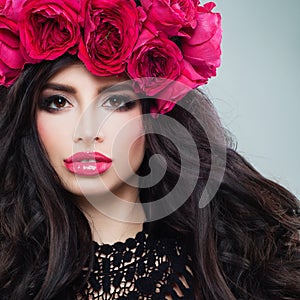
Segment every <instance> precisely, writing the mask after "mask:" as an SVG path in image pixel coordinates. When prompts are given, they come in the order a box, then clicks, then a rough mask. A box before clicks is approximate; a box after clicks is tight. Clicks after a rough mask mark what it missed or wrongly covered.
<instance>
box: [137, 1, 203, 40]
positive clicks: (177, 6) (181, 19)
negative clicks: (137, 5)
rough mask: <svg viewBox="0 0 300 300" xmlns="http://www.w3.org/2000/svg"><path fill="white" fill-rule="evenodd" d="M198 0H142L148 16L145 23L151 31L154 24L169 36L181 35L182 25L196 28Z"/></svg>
mask: <svg viewBox="0 0 300 300" xmlns="http://www.w3.org/2000/svg"><path fill="white" fill-rule="evenodd" d="M197 2H198V1H197V0H173V1H170V0H141V4H142V6H143V8H144V10H145V11H146V13H147V15H148V18H147V22H146V24H145V26H146V27H148V28H149V29H150V30H151V31H152V29H151V27H152V25H154V27H155V28H156V29H157V30H158V31H163V32H164V33H165V34H167V35H168V36H169V37H171V36H177V35H181V33H180V32H179V31H180V29H181V28H182V27H191V28H195V26H196V24H197V22H196V12H197Z"/></svg>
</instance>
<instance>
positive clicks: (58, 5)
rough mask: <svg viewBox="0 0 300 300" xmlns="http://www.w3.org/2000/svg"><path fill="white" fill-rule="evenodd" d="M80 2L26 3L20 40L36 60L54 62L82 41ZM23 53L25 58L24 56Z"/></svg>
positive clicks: (41, 0)
mask: <svg viewBox="0 0 300 300" xmlns="http://www.w3.org/2000/svg"><path fill="white" fill-rule="evenodd" d="M81 9H82V1H80V0H27V1H25V2H24V5H23V9H22V10H21V12H20V21H19V27H20V38H21V42H22V44H23V46H24V52H25V53H26V55H28V57H30V58H32V59H33V60H44V59H48V60H53V59H55V58H57V57H59V56H61V55H62V54H64V53H66V52H67V51H69V52H70V53H72V54H75V53H76V49H74V46H75V45H76V44H78V43H79V40H80V26H79V21H80V18H79V15H80V12H81ZM25 53H24V56H25Z"/></svg>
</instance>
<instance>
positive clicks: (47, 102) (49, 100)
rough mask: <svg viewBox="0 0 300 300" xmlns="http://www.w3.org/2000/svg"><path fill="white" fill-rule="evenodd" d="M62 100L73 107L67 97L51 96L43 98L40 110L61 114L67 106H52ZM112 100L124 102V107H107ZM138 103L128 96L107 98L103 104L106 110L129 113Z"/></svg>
mask: <svg viewBox="0 0 300 300" xmlns="http://www.w3.org/2000/svg"><path fill="white" fill-rule="evenodd" d="M59 99H62V100H63V101H64V103H65V105H66V104H68V105H71V106H72V104H71V103H70V101H68V100H67V98H66V97H65V96H61V95H51V96H49V97H45V98H42V99H41V101H40V103H39V108H40V109H42V110H45V111H48V112H52V113H55V112H59V111H62V110H64V109H66V107H65V105H63V107H57V105H56V107H51V105H53V104H54V101H55V100H59ZM111 100H119V101H120V100H121V101H123V104H122V105H118V106H113V105H111V106H105V103H108V102H109V101H111ZM135 104H136V102H135V101H133V100H132V99H131V97H130V96H128V95H111V96H109V97H107V99H106V100H105V101H104V102H103V103H102V104H101V106H102V107H105V108H106V109H111V110H113V111H127V110H130V109H131V108H133V107H134V106H135Z"/></svg>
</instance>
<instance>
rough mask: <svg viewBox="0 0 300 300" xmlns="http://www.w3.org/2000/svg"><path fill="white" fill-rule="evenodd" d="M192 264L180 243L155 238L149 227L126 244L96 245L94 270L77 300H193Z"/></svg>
mask: <svg viewBox="0 0 300 300" xmlns="http://www.w3.org/2000/svg"><path fill="white" fill-rule="evenodd" d="M190 264H191V261H190V259H189V256H188V254H187V252H186V250H185V249H184V247H183V245H181V244H180V243H179V242H178V241H177V240H175V239H171V238H164V239H155V238H153V237H152V236H151V235H149V234H148V233H147V232H146V230H145V227H144V229H143V231H141V232H139V233H137V235H136V237H135V238H129V239H127V240H126V241H125V242H117V243H115V244H113V245H108V244H104V245H98V244H97V243H96V242H94V263H93V270H92V273H91V275H90V277H89V279H88V285H87V286H86V287H85V289H83V290H82V291H81V292H80V294H79V295H78V297H77V299H80V300H83V299H102V300H114V299H118V300H123V299H130V300H135V299H136V300H146V299H147V300H148V299H153V300H155V299H160V300H161V299H168V300H176V299H189V300H193V299H194V295H193V291H192V272H191V268H190Z"/></svg>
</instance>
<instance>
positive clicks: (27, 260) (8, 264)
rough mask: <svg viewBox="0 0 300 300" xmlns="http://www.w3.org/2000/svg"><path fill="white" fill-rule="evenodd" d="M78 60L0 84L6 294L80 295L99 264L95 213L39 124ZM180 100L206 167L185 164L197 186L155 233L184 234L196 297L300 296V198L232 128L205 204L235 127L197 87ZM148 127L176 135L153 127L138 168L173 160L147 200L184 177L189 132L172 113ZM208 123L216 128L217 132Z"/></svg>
mask: <svg viewBox="0 0 300 300" xmlns="http://www.w3.org/2000/svg"><path fill="white" fill-rule="evenodd" d="M76 62H77V60H76V59H75V58H74V57H72V56H69V55H65V56H64V57H61V58H59V59H57V60H56V61H54V62H48V61H44V62H42V63H41V64H39V65H33V66H28V67H27V68H26V69H25V70H24V72H23V73H22V75H21V77H20V78H19V79H18V81H17V82H16V83H15V84H14V85H13V86H12V87H11V88H10V89H9V90H7V89H3V88H2V89H1V101H2V103H3V107H2V109H1V112H0V114H1V115H0V132H1V136H0V146H1V156H0V169H1V173H2V175H1V178H0V294H1V297H2V298H1V299H12V300H13V299H15V300H17V299H18V300H19V299H34V300H42V299H43V300H44V299H74V298H75V297H76V293H77V292H78V290H79V289H81V288H83V287H84V285H85V281H84V280H83V278H82V269H83V268H84V267H87V269H88V270H91V264H92V236H91V230H90V227H89V224H88V221H87V219H86V218H85V216H84V214H83V213H82V212H81V210H80V209H79V208H78V207H77V206H76V205H75V201H73V200H74V199H73V197H74V196H73V195H72V194H70V193H69V192H68V191H66V190H65V189H64V188H63V185H62V183H61V181H60V179H59V177H58V176H57V174H56V173H55V171H54V170H53V168H52V166H51V164H50V163H49V160H48V159H47V155H46V153H45V151H44V149H43V146H42V144H41V142H40V139H39V136H38V133H37V128H36V123H35V112H36V105H37V99H38V97H39V94H40V92H41V90H42V88H43V85H44V84H45V83H46V82H47V80H49V78H51V76H53V75H54V74H55V73H56V72H58V71H59V70H61V69H62V68H64V67H66V66H68V65H72V64H74V63H76ZM41 79H42V80H41ZM181 103H182V106H181V105H180V106H179V105H178V106H175V108H174V109H173V110H172V111H170V112H169V113H168V114H167V116H168V117H170V118H172V119H173V120H177V121H178V122H179V123H180V124H182V125H183V126H184V128H186V129H187V130H188V132H189V133H190V134H191V136H192V138H193V140H194V141H195V143H196V145H197V151H198V154H199V157H198V159H199V160H200V166H201V168H200V173H199V174H195V173H194V172H190V173H189V172H186V173H185V175H186V176H185V177H184V180H185V181H186V183H187V184H188V182H189V180H190V178H191V177H194V176H197V177H196V179H197V184H196V186H195V188H194V190H193V192H192V194H191V195H190V196H189V198H188V199H187V200H186V201H185V203H184V204H183V205H182V206H180V207H179V208H178V209H177V210H175V211H174V212H173V213H172V214H169V215H168V216H166V217H164V218H162V219H159V220H156V221H153V222H151V226H150V230H151V232H152V234H153V235H157V236H159V235H161V234H162V235H175V236H176V237H178V238H182V239H184V240H185V242H186V243H187V245H188V248H189V249H190V255H191V258H192V261H193V270H192V271H193V275H194V283H193V285H194V290H195V293H196V298H197V299H212V300H222V299H224V300H236V299H257V300H258V299H286V300H288V299H289V300H291V299H295V300H296V299H299V298H300V286H299V278H300V251H299V250H300V242H299V232H298V230H297V228H299V226H300V220H299V217H298V216H297V214H296V213H295V212H296V211H297V210H298V209H299V201H298V200H297V199H296V197H295V196H293V195H292V194H291V193H290V192H288V191H287V190H286V189H284V188H283V187H281V186H280V185H278V184H276V183H274V182H272V181H270V180H268V179H266V178H264V177H263V176H262V175H261V174H259V173H258V172H257V171H256V170H255V169H254V168H253V167H252V166H251V165H250V164H249V163H248V162H247V161H246V160H245V159H244V158H243V157H241V156H240V155H239V154H238V153H237V152H236V151H235V149H234V146H233V143H232V142H231V140H230V138H229V135H228V134H226V136H227V140H226V169H225V173H224V176H223V179H222V182H221V183H220V186H219V189H218V191H217V193H216V194H215V196H214V197H213V198H212V199H211V200H210V201H209V204H208V205H206V206H205V207H204V208H199V198H200V196H201V195H202V192H203V190H204V187H205V184H206V183H207V181H208V178H209V174H210V170H211V145H212V144H211V143H213V144H214V145H215V146H216V147H218V145H219V144H220V146H221V143H223V139H222V137H223V136H224V135H225V133H226V132H225V130H224V128H223V127H222V126H221V123H220V121H219V118H218V116H217V114H216V112H215V109H214V107H213V106H212V104H211V102H210V101H209V99H208V98H207V97H206V96H205V95H204V94H203V93H202V92H200V91H193V92H191V93H189V94H188V95H187V96H186V97H185V98H184V99H182V100H181ZM142 105H143V110H144V112H148V111H149V102H147V101H142ZM189 111H192V112H193V114H190V113H189ZM194 116H197V118H196V119H195V117H194ZM198 119H199V120H201V122H203V124H205V126H204V127H205V128H204V127H203V126H201V124H199V122H198V121H197V120H198ZM179 123H178V124H179ZM144 126H145V128H148V129H150V130H152V132H157V130H159V132H166V135H169V134H170V132H171V133H174V134H173V136H174V140H172V141H170V140H169V139H168V138H166V137H164V136H163V134H162V135H155V134H147V135H146V154H145V159H144V161H143V163H142V166H141V169H140V170H139V173H140V174H146V173H147V172H148V171H149V166H148V160H149V158H150V157H151V156H152V155H153V154H155V153H159V154H161V155H162V156H163V157H164V158H165V160H166V161H167V170H166V174H165V176H164V178H163V179H162V180H161V181H160V182H159V183H158V184H157V185H155V186H154V187H151V188H142V189H140V196H141V201H142V202H143V203H151V202H152V201H154V200H155V199H159V198H160V197H161V196H162V195H166V194H168V193H169V192H170V191H171V190H172V188H173V187H174V186H175V184H176V182H177V180H178V176H179V174H180V171H181V170H180V159H179V158H178V149H176V146H175V144H176V143H175V144H174V141H175V140H176V139H178V141H180V143H181V144H182V143H183V144H184V143H185V140H184V139H183V136H182V134H184V133H183V132H181V131H180V126H178V128H176V127H175V128H174V126H173V124H172V126H171V125H170V124H169V123H168V122H167V121H165V120H164V118H161V120H160V118H158V119H152V120H151V118H147V119H145V122H144ZM207 129H209V130H210V133H212V136H214V137H215V138H214V140H213V141H212V140H209V138H208V135H207ZM184 147H185V148H184V149H186V150H185V152H184V155H185V158H186V159H187V160H188V162H189V163H190V164H191V165H193V164H194V162H195V157H193V156H191V155H190V152H189V149H190V145H189V144H188V143H187V144H186V145H185V144H184ZM159 164H160V162H159V161H158V165H159ZM161 166H162V165H161ZM166 209H167V208H166ZM146 213H147V214H150V213H151V211H147V212H146ZM162 228H165V230H164V231H162ZM53 274H55V276H54V275H53ZM297 279H298V280H297Z"/></svg>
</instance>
